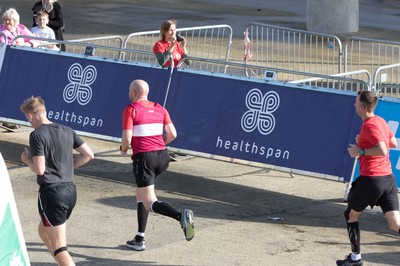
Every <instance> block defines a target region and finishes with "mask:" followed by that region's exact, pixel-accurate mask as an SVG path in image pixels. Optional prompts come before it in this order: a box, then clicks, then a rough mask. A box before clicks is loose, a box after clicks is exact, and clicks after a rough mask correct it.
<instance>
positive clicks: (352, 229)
mask: <svg viewBox="0 0 400 266" xmlns="http://www.w3.org/2000/svg"><path fill="white" fill-rule="evenodd" d="M347 233H348V234H349V239H350V244H351V251H352V252H353V253H356V254H360V227H359V225H358V222H353V223H347Z"/></svg>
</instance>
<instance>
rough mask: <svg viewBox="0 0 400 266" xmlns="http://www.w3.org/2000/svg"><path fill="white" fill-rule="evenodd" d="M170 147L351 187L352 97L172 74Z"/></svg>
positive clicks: (356, 120) (355, 125)
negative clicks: (173, 133) (334, 179)
mask: <svg viewBox="0 0 400 266" xmlns="http://www.w3.org/2000/svg"><path fill="white" fill-rule="evenodd" d="M171 88H179V89H171V90H170V93H169V95H168V100H167V109H168V110H169V112H170V114H171V117H172V119H173V121H174V124H175V126H176V128H177V131H178V138H177V139H176V140H175V141H174V142H173V144H172V146H173V147H177V148H182V149H188V150H194V151H200V152H203V153H209V154H215V155H221V156H227V157H231V158H238V159H244V160H248V161H253V162H260V163H265V164H270V165H275V166H282V167H288V168H293V169H299V170H305V171H311V172H316V173H324V174H329V175H335V176H340V177H344V178H347V179H350V177H351V171H352V166H353V160H351V158H350V157H349V156H348V155H347V147H348V144H349V141H350V140H349V136H354V134H355V130H359V128H360V125H361V121H360V119H359V118H358V117H357V115H356V113H355V109H354V101H355V93H346V94H345V93H342V92H338V91H336V92H333V91H330V92H329V93H328V92H323V91H316V90H307V89H301V88H298V87H296V88H294V87H290V85H285V86H283V85H273V84H270V83H266V82H264V81H261V82H260V81H259V82H257V81H251V80H248V79H246V80H245V79H234V78H232V77H220V76H210V75H200V74H197V73H190V72H185V71H179V70H178V71H176V72H174V75H173V79H172V85H171Z"/></svg>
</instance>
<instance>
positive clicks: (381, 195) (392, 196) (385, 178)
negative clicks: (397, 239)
mask: <svg viewBox="0 0 400 266" xmlns="http://www.w3.org/2000/svg"><path fill="white" fill-rule="evenodd" d="M377 102H378V97H377V96H376V95H375V94H374V93H373V92H371V91H361V92H359V93H358V95H357V98H356V102H355V104H354V106H355V107H356V111H357V114H358V115H359V116H360V117H361V119H362V120H363V125H362V127H361V131H360V134H359V135H357V136H356V142H357V144H351V145H350V147H349V148H348V152H349V154H350V156H351V157H352V158H356V157H359V162H360V176H359V177H358V178H357V179H356V181H354V182H353V183H352V185H351V189H350V193H349V197H348V206H347V210H346V211H345V212H344V215H345V217H346V222H347V231H348V235H349V239H350V244H351V250H352V253H350V254H349V255H348V256H347V257H346V259H344V260H337V261H336V264H337V265H358V266H360V265H363V261H362V259H361V253H360V228H359V224H358V219H359V217H360V215H361V213H362V211H363V210H364V209H365V208H367V207H368V206H371V208H373V207H374V206H375V205H376V206H380V207H381V209H382V212H383V213H384V214H385V217H386V220H387V222H388V226H389V228H390V229H391V230H393V231H395V232H398V233H400V213H399V200H398V197H397V185H396V180H395V178H394V176H393V174H392V167H391V164H390V160H389V149H390V148H395V147H396V146H397V141H396V138H395V137H394V135H393V132H392V131H391V130H390V128H389V126H388V124H387V123H386V121H385V120H384V119H382V118H381V117H379V116H377V115H375V114H374V110H375V107H376V104H377Z"/></svg>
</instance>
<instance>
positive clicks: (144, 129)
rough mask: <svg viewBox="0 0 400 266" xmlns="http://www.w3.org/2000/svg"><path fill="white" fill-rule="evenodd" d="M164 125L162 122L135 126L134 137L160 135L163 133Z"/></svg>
mask: <svg viewBox="0 0 400 266" xmlns="http://www.w3.org/2000/svg"><path fill="white" fill-rule="evenodd" d="M163 129H164V125H163V124H161V123H154V124H143V125H136V126H133V133H132V134H133V136H134V137H147V136H158V135H162V134H163Z"/></svg>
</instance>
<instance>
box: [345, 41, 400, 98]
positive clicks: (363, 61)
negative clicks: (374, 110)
mask: <svg viewBox="0 0 400 266" xmlns="http://www.w3.org/2000/svg"><path fill="white" fill-rule="evenodd" d="M344 51H345V53H344V55H345V57H344V69H345V71H353V70H357V69H366V70H367V71H369V72H370V73H375V74H374V77H373V81H372V83H373V89H377V90H380V91H381V93H383V94H384V95H386V96H390V97H398V95H399V92H398V90H399V89H398V87H399V83H400V68H399V67H398V66H397V65H396V64H398V63H400V42H391V41H384V40H375V39H368V38H361V37H351V38H349V39H348V40H347V41H346V44H345V48H344ZM396 95H397V96H396Z"/></svg>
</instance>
